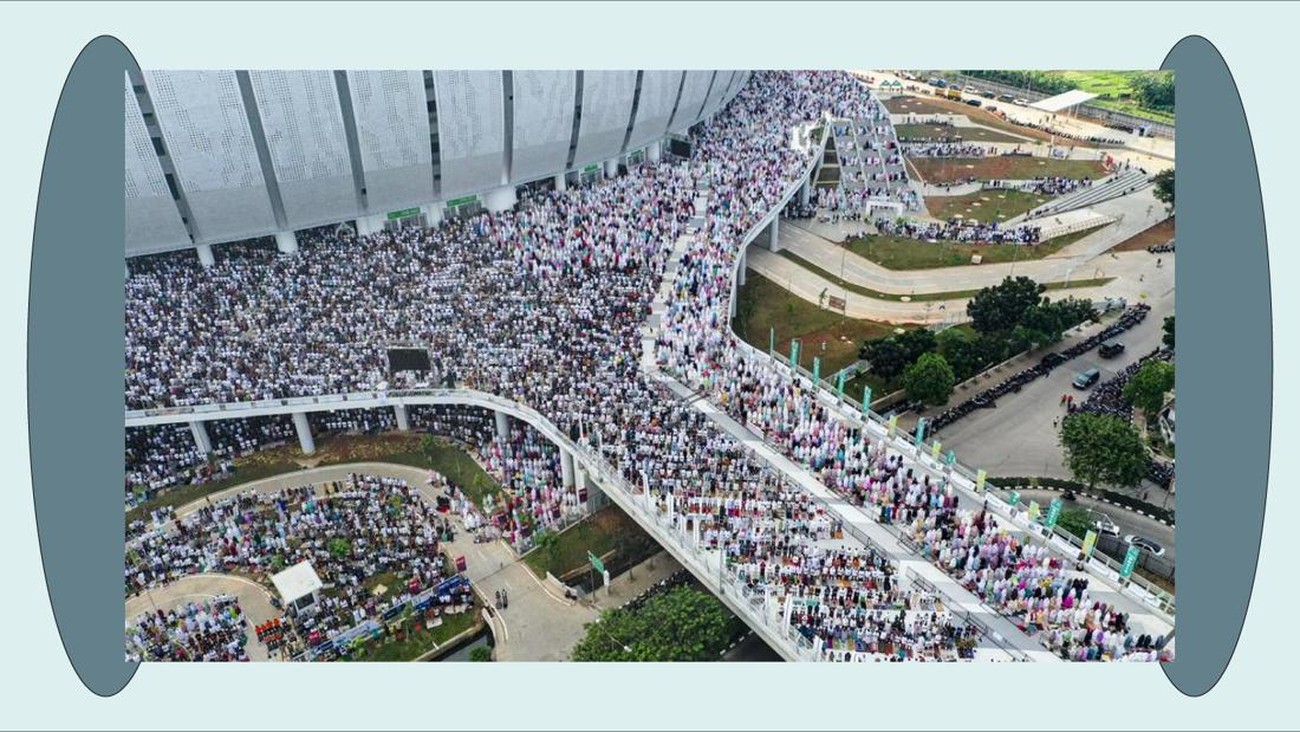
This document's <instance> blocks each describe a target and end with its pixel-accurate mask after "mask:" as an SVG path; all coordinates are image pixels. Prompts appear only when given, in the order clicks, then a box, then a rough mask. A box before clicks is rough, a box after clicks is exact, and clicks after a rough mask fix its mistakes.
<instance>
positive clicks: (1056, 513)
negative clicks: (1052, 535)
mask: <svg viewBox="0 0 1300 732" xmlns="http://www.w3.org/2000/svg"><path fill="white" fill-rule="evenodd" d="M1061 506H1062V503H1061V499H1059V498H1053V499H1052V502H1051V504H1050V505H1048V507H1047V520H1046V521H1044V522H1043V523H1044V525H1046V526H1047V528H1049V529H1050V528H1052V527H1054V526H1056V521H1057V519H1059V518H1061Z"/></svg>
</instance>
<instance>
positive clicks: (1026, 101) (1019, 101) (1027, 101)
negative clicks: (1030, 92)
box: [1012, 98, 1029, 107]
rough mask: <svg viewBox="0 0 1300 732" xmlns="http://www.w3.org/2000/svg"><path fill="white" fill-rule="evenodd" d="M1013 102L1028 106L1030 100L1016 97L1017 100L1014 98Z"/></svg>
mask: <svg viewBox="0 0 1300 732" xmlns="http://www.w3.org/2000/svg"><path fill="white" fill-rule="evenodd" d="M1012 104H1019V105H1020V106H1022V107H1028V106H1029V100H1028V99H1023V98H1021V99H1016V100H1014V101H1013V102H1012Z"/></svg>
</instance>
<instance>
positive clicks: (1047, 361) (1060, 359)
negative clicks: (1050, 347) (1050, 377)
mask: <svg viewBox="0 0 1300 732" xmlns="http://www.w3.org/2000/svg"><path fill="white" fill-rule="evenodd" d="M1066 360H1067V359H1066V358H1065V356H1062V355H1061V354H1059V353H1049V354H1047V355H1046V356H1043V360H1042V361H1039V362H1038V363H1039V364H1040V365H1042V366H1045V367H1047V368H1049V369H1050V368H1054V367H1056V366H1060V365H1061V364H1063V363H1065V362H1066Z"/></svg>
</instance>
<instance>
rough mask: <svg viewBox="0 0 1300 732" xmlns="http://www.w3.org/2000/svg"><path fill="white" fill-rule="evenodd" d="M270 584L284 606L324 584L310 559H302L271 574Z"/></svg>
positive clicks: (317, 589)
mask: <svg viewBox="0 0 1300 732" xmlns="http://www.w3.org/2000/svg"><path fill="white" fill-rule="evenodd" d="M271 584H273V585H275V589H276V590H277V591H278V592H279V593H280V600H281V601H282V602H284V604H285V606H286V607H288V606H289V605H291V604H293V603H295V602H297V601H298V600H301V599H302V598H304V597H309V596H311V595H312V594H313V593H315V592H317V591H319V590H320V588H321V587H323V586H324V585H323V584H322V583H321V581H320V577H318V576H316V570H314V569H312V568H311V562H310V561H302V562H298V563H297V564H295V565H293V566H292V567H289V568H288V569H286V570H284V571H283V572H280V573H278V574H273V575H271Z"/></svg>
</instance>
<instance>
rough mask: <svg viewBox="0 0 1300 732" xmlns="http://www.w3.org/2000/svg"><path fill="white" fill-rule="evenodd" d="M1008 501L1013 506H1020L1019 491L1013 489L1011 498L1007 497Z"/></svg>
mask: <svg viewBox="0 0 1300 732" xmlns="http://www.w3.org/2000/svg"><path fill="white" fill-rule="evenodd" d="M1007 503H1009V504H1010V505H1012V506H1019V505H1020V493H1019V491H1011V498H1009V499H1007Z"/></svg>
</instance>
